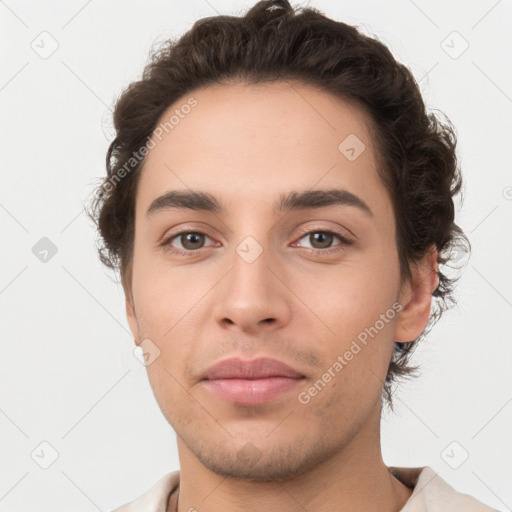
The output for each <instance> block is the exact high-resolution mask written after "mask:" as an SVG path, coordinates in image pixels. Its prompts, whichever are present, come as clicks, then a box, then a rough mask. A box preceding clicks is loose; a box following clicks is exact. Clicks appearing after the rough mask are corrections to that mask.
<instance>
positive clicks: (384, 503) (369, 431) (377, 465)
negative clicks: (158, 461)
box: [168, 410, 412, 512]
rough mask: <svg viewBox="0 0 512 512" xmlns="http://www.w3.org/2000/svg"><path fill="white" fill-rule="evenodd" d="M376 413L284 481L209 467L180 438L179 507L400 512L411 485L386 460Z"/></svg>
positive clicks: (215, 511) (181, 510)
mask: <svg viewBox="0 0 512 512" xmlns="http://www.w3.org/2000/svg"><path fill="white" fill-rule="evenodd" d="M378 413H379V416H378V418H377V421H376V422H373V425H374V428H369V427H368V426H371V425H372V422H368V423H367V425H366V426H363V428H362V429H361V430H359V432H358V433H357V434H356V435H355V436H354V438H353V439H352V440H351V441H350V442H349V443H348V444H347V445H346V446H343V447H342V448H341V449H340V450H339V451H338V452H337V453H335V454H333V456H332V457H331V458H329V459H328V460H325V461H323V462H320V463H318V464H317V465H315V466H314V467H312V468H309V469H307V468H306V470H305V472H303V473H302V474H300V475H297V476H295V477H293V478H292V479H289V480H286V481H270V482H261V481H247V480H235V479H229V478H224V477H222V476H219V475H217V474H215V473H214V472H212V471H210V470H209V469H207V468H206V467H205V466H204V465H203V464H202V463H201V462H200V461H199V460H198V459H197V457H196V456H195V455H194V454H193V453H192V452H191V451H190V450H189V449H188V447H187V446H186V445H185V443H183V441H182V440H181V439H180V438H179V437H178V452H179V454H180V487H179V499H178V512H187V511H189V510H200V511H201V512H235V511H239V510H244V511H247V512H256V511H260V510H279V511H281V512H297V511H298V510H310V511H315V512H332V511H352V510H357V511H359V512H370V511H371V512H373V511H375V510H379V511H381V512H399V511H400V510H401V509H402V508H403V507H404V505H405V503H406V502H407V500H408V499H409V497H410V496H411V494H412V489H410V488H408V487H406V486H405V485H404V484H402V483H401V482H400V481H399V480H397V479H396V478H395V477H394V476H393V475H391V473H390V472H389V470H388V468H387V467H386V465H385V464H384V462H383V460H382V455H381V447H380V410H379V411H378ZM375 425H377V428H375ZM168 512H174V510H169V511H168Z"/></svg>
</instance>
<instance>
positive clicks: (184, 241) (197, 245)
mask: <svg viewBox="0 0 512 512" xmlns="http://www.w3.org/2000/svg"><path fill="white" fill-rule="evenodd" d="M206 238H209V237H208V236H207V235H205V234H204V233H201V232H199V231H181V232H180V233H176V234H175V235H172V236H170V237H169V238H167V239H166V240H164V242H163V243H162V245H163V246H164V247H165V248H166V249H168V250H169V251H171V252H176V253H187V252H195V251H197V250H198V249H202V248H203V247H204V243H205V239H206ZM174 244H178V246H176V245H174Z"/></svg>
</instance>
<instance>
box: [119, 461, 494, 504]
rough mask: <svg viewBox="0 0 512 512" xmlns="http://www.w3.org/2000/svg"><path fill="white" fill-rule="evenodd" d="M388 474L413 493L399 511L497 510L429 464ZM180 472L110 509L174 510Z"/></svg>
mask: <svg viewBox="0 0 512 512" xmlns="http://www.w3.org/2000/svg"><path fill="white" fill-rule="evenodd" d="M388 469H389V471H390V472H391V474H392V475H393V476H394V477H395V478H397V479H398V480H400V481H401V482H402V483H403V484H404V485H406V486H407V487H409V488H410V489H414V490H413V493H412V494H411V496H410V497H409V499H408V500H407V503H406V504H405V505H404V506H403V507H402V509H401V510H400V512H499V511H498V510H496V509H494V508H491V507H488V506H487V505H484V504H483V503H482V502H481V501H478V500H477V499H476V498H473V497H472V496H469V495H468V494H462V493H459V492H457V491H456V490H455V489H454V488H453V487H451V486H450V485H448V483H447V482H446V481H445V480H443V479H442V478H441V477H440V476H439V475H438V474H437V473H436V472H435V471H434V470H433V469H432V468H431V467H429V466H424V467H417V468H398V467H389V468H388ZM179 481H180V472H179V471H172V472H171V473H167V474H166V475H164V476H163V477H161V478H160V479H159V480H158V481H157V482H156V483H155V484H154V485H153V487H151V488H150V489H149V490H148V491H147V492H145V493H144V494H143V495H142V496H139V497H138V498H137V499H135V500H134V501H132V502H130V503H126V504H125V505H122V506H121V507H119V508H116V509H115V510H113V511H112V512H167V509H168V507H169V510H170V511H171V512H174V510H175V508H176V497H177V493H176V492H174V491H176V490H177V489H178V486H179Z"/></svg>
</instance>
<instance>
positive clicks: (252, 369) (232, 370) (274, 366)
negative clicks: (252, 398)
mask: <svg viewBox="0 0 512 512" xmlns="http://www.w3.org/2000/svg"><path fill="white" fill-rule="evenodd" d="M270 377H289V378H301V377H304V375H302V374H301V373H299V372H298V371H296V370H294V369H293V368H292V367H291V366H288V365H287V364H285V363H283V362H281V361H278V360H277V359H271V358H269V357H260V358H258V359H254V360H252V361H244V360H242V359H240V358H230V359H225V360H224V361H220V362H219V363H217V364H215V365H213V366H212V367H211V368H210V369H209V370H207V371H206V372H205V373H204V375H203V380H216V379H267V378H270Z"/></svg>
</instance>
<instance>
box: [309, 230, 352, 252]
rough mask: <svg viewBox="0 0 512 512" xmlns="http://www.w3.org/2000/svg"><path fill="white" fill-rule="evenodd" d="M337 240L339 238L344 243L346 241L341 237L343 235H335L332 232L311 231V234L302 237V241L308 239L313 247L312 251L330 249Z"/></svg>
mask: <svg viewBox="0 0 512 512" xmlns="http://www.w3.org/2000/svg"><path fill="white" fill-rule="evenodd" d="M335 238H338V239H339V240H341V241H342V242H343V241H344V238H343V237H341V235H338V234H336V233H333V232H332V231H310V232H309V233H306V235H304V236H302V238H301V240H303V239H307V240H308V241H309V243H310V244H311V247H309V248H311V249H318V250H322V249H330V248H331V247H332V243H333V240H334V239H335ZM336 245H340V244H336ZM306 248H308V247H306Z"/></svg>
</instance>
